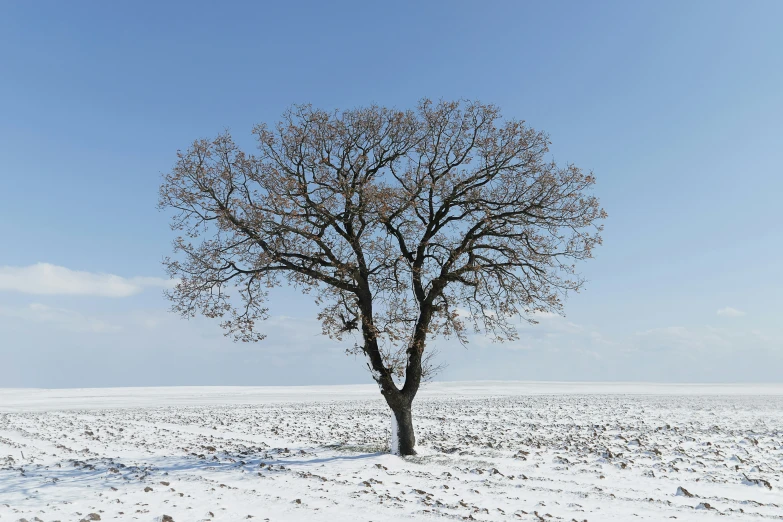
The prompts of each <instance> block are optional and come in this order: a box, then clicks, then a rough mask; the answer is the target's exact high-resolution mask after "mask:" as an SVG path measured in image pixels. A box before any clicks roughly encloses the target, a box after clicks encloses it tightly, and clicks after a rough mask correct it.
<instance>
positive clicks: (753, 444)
mask: <svg viewBox="0 0 783 522" xmlns="http://www.w3.org/2000/svg"><path fill="white" fill-rule="evenodd" d="M414 415H415V421H416V427H417V441H418V449H419V452H420V455H419V456H417V457H412V458H407V459H401V458H398V457H394V456H391V455H388V454H385V453H384V449H385V447H386V446H387V445H388V432H389V414H388V410H387V409H386V407H385V405H384V404H383V403H382V402H381V400H380V396H379V394H378V391H377V388H375V387H374V386H334V387H329V386H322V387H288V388H137V389H134V388H124V389H120V388H117V389H85V390H0V521H3V520H8V521H18V520H20V519H26V520H28V521H30V522H32V521H34V520H43V521H46V522H50V521H54V520H60V521H62V522H67V521H79V520H115V519H119V520H174V521H177V522H182V521H198V520H215V521H231V520H246V519H248V518H251V519H255V520H261V521H265V520H269V521H289V520H291V521H298V520H302V521H304V520H308V521H309V520H324V521H353V520H358V521H365V522H366V521H372V522H381V521H393V520H409V519H413V520H430V519H446V520H449V519H453V520H465V519H467V520H547V521H548V520H566V521H572V520H577V521H582V520H589V521H591V522H593V521H595V522H599V521H608V520H620V521H631V520H668V519H677V520H724V521H725V520H783V489H781V488H783V471H782V468H783V385H758V386H750V385H735V386H719V385H637V384H565V383H562V384H552V383H491V382H483V383H436V384H432V385H430V386H429V387H428V388H427V389H426V390H423V391H422V392H421V394H420V396H419V398H418V399H417V401H416V403H415V413H414Z"/></svg>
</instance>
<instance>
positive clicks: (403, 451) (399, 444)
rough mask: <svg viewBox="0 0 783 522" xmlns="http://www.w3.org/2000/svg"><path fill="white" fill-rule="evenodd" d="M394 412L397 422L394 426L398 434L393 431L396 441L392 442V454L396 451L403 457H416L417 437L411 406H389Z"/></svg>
mask: <svg viewBox="0 0 783 522" xmlns="http://www.w3.org/2000/svg"><path fill="white" fill-rule="evenodd" d="M389 407H390V408H391V410H392V415H393V416H394V420H395V422H394V423H393V426H395V427H396V433H394V430H393V431H392V434H391V436H392V437H396V438H397V440H396V448H395V444H394V442H395V441H392V452H394V449H396V450H397V451H396V453H397V454H398V455H401V456H406V455H416V450H415V446H416V435H415V434H414V432H413V417H412V415H411V405H410V404H407V405H406V404H397V405H396V406H394V407H393V406H391V405H390V406H389Z"/></svg>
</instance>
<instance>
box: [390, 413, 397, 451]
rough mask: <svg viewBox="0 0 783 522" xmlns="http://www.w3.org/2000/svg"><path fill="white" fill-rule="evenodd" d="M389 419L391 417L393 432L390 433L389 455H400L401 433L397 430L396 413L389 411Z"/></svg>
mask: <svg viewBox="0 0 783 522" xmlns="http://www.w3.org/2000/svg"><path fill="white" fill-rule="evenodd" d="M389 414H390V415H389V417H391V430H390V431H389V453H391V454H392V455H399V454H400V432H399V429H398V428H397V417H396V416H395V415H394V412H393V411H391V409H390V410H389Z"/></svg>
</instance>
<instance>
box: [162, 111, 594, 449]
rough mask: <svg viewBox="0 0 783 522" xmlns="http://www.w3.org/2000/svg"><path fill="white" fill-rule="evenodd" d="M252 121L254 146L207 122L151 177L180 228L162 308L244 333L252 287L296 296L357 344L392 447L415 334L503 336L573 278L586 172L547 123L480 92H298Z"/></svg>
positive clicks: (588, 241) (417, 359)
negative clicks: (405, 99)
mask: <svg viewBox="0 0 783 522" xmlns="http://www.w3.org/2000/svg"><path fill="white" fill-rule="evenodd" d="M254 134H255V136H256V138H257V140H258V146H259V151H260V152H259V153H258V154H257V155H247V154H245V153H244V152H242V151H241V150H240V149H239V148H238V147H237V145H236V144H235V143H234V141H233V140H232V138H231V137H230V136H229V134H228V133H224V134H221V135H219V136H218V137H217V138H216V139H214V140H212V141H209V140H199V141H196V142H195V143H193V145H192V146H191V147H190V148H189V149H188V150H187V151H184V152H179V153H178V161H177V163H176V165H175V167H174V168H173V170H172V171H171V172H170V173H168V174H167V175H165V179H164V181H163V184H162V186H161V189H160V207H161V208H163V209H169V210H173V211H174V213H173V218H172V228H173V229H175V230H177V231H180V234H181V237H178V238H177V239H176V240H175V241H174V250H175V253H176V254H177V255H176V256H175V258H167V259H166V261H165V263H166V265H167V268H168V271H169V274H170V275H171V277H174V278H179V280H180V282H179V284H178V285H177V286H176V288H175V289H174V290H173V291H172V292H170V293H169V297H170V299H171V300H172V301H173V309H174V310H176V311H177V312H179V313H181V314H182V315H183V316H186V317H191V316H193V315H195V314H196V313H201V314H203V315H205V316H208V317H220V318H222V319H223V322H222V323H221V325H222V326H223V327H224V328H225V329H226V335H230V336H233V337H234V338H235V339H237V340H242V341H256V340H260V339H262V338H263V335H262V334H260V333H258V331H257V330H256V328H255V326H256V323H257V321H258V320H261V319H265V318H266V317H267V311H268V309H267V307H266V306H265V305H266V298H267V295H268V294H267V291H268V289H269V288H271V287H275V286H278V285H281V284H283V283H287V284H289V285H293V286H294V287H298V288H300V289H302V290H303V291H305V292H312V293H313V294H314V296H315V299H316V302H317V303H318V304H319V305H320V307H321V311H320V313H319V315H318V317H319V319H320V321H321V323H322V325H323V333H324V334H325V335H327V336H329V337H331V338H333V339H338V340H342V339H344V338H346V336H348V335H349V334H350V335H355V339H359V341H358V342H356V344H355V346H354V347H353V348H352V349H349V351H353V352H355V353H361V354H364V355H365V356H366V357H367V364H368V367H369V369H370V371H371V372H372V377H373V379H374V380H375V381H376V382H377V383H378V386H379V387H380V390H381V393H382V394H383V397H384V398H385V399H386V402H387V404H388V405H389V407H390V408H391V410H392V413H393V419H394V420H396V431H397V440H396V441H393V442H396V443H397V444H396V445H397V447H398V450H399V453H400V454H402V455H412V454H415V451H414V446H415V437H414V430H413V423H412V419H411V404H412V402H413V399H414V397H415V396H416V392H417V391H418V389H419V385H420V383H421V382H422V378H423V377H426V375H425V373H426V368H427V366H428V364H427V354H428V353H430V351H427V353H425V346H426V344H427V341H429V340H431V339H433V338H435V337H437V336H442V337H447V338H448V337H451V338H456V339H458V340H459V341H461V342H463V343H464V342H467V339H466V335H467V333H468V332H469V331H470V330H472V331H474V332H476V333H481V334H484V335H487V336H490V337H491V338H493V339H494V340H497V341H503V340H508V339H513V338H515V336H516V329H515V327H514V323H515V322H516V321H519V320H522V321H527V322H530V323H535V322H536V321H535V314H536V313H537V312H554V313H562V299H563V298H564V297H565V295H566V294H567V293H568V292H569V291H576V290H578V289H579V288H580V287H581V286H582V285H583V283H584V281H583V279H582V278H581V277H580V276H579V275H578V274H577V273H576V272H575V267H574V264H573V263H574V262H575V261H577V260H582V259H587V258H589V257H591V253H592V250H593V247H594V246H596V245H598V244H600V242H601V238H600V235H599V234H600V231H601V228H602V227H601V225H600V221H601V220H602V219H603V218H605V217H606V213H605V212H604V211H603V209H602V208H601V207H600V205H599V202H598V200H597V199H596V198H595V197H594V196H592V195H591V193H590V190H591V188H592V185H593V184H594V182H595V180H594V177H593V176H592V175H591V174H586V173H583V172H582V171H581V170H580V169H579V168H577V167H575V166H573V165H567V166H564V167H559V166H557V165H556V164H555V163H554V162H551V161H548V160H547V158H546V154H547V151H548V144H549V141H548V137H547V135H546V134H544V133H542V132H536V131H534V130H533V129H531V128H529V127H527V126H525V125H524V122H521V121H515V120H510V121H508V120H506V121H503V120H501V118H500V113H499V110H498V108H497V107H495V106H492V105H486V104H482V103H479V102H464V101H462V102H446V101H441V102H439V103H433V102H431V101H429V100H423V101H422V102H420V104H419V106H418V108H417V110H416V111H399V110H394V109H387V108H382V107H377V106H371V107H367V108H360V109H355V110H349V111H344V112H325V111H321V110H316V109H313V108H312V107H311V106H309V105H301V106H293V107H292V108H290V109H289V110H288V111H287V112H285V114H284V116H283V119H282V121H281V122H279V123H278V124H277V126H276V127H274V128H270V127H267V126H266V125H259V126H258V127H256V128H255V129H254ZM229 293H231V294H234V297H233V298H229ZM393 446H395V444H394V443H393Z"/></svg>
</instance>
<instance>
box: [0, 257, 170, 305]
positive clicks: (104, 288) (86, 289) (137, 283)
mask: <svg viewBox="0 0 783 522" xmlns="http://www.w3.org/2000/svg"><path fill="white" fill-rule="evenodd" d="M172 284H173V283H172V281H170V280H168V279H163V278H159V277H131V278H126V277H121V276H118V275H114V274H104V273H94V272H83V271H78V270H71V269H68V268H65V267H62V266H57V265H52V264H49V263H36V264H34V265H30V266H0V291H3V290H6V291H13V292H21V293H24V294H34V295H91V296H100V297H128V296H131V295H135V294H138V293H139V292H141V291H142V290H144V288H147V287H154V288H169V287H171V286H172Z"/></svg>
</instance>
